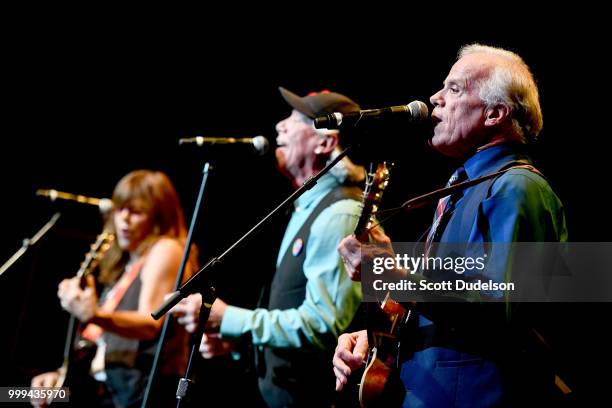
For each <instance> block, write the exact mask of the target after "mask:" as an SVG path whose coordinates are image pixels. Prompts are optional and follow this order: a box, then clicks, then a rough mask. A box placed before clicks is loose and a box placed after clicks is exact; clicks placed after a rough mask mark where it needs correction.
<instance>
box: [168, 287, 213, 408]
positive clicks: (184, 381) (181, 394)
mask: <svg viewBox="0 0 612 408" xmlns="http://www.w3.org/2000/svg"><path fill="white" fill-rule="evenodd" d="M216 298H217V296H216V295H215V289H214V288H212V287H211V288H209V289H208V290H205V291H202V305H201V306H200V314H199V317H198V327H197V329H196V331H195V333H193V334H192V335H191V351H190V352H189V359H188V360H187V367H186V368H185V374H184V375H183V378H181V379H180V380H179V385H178V388H177V389H176V399H177V401H176V408H180V407H181V404H182V403H183V401H185V400H184V398H185V397H186V396H187V391H188V390H189V386H190V385H191V384H193V383H194V381H193V380H192V379H190V378H189V377H190V375H191V365H192V364H193V358H194V356H195V355H196V354H197V353H198V350H199V345H200V339H201V338H202V336H203V335H204V329H205V328H206V322H207V321H208V317H209V316H210V309H212V305H213V303H214V302H215V299H216Z"/></svg>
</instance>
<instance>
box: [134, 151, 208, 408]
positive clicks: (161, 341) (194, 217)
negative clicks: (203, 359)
mask: <svg viewBox="0 0 612 408" xmlns="http://www.w3.org/2000/svg"><path fill="white" fill-rule="evenodd" d="M210 170H212V166H211V165H210V164H209V163H208V162H207V163H206V164H204V169H203V170H202V174H203V175H202V183H201V184H200V191H199V193H198V198H197V200H196V204H195V208H194V210H193V215H192V217H191V224H190V225H189V231H188V233H187V241H186V242H185V248H184V250H183V259H182V260H181V265H180V267H179V271H178V274H177V275H176V281H175V283H174V290H175V291H176V290H177V288H178V287H179V286H180V285H181V282H182V281H183V276H184V275H185V267H186V266H187V263H188V262H189V252H190V251H191V239H192V237H193V231H194V229H195V225H196V220H197V219H198V215H199V212H200V206H201V204H202V197H203V196H204V188H205V187H206V181H207V180H208V173H209V171H210ZM202 298H203V299H206V297H205V296H204V294H202ZM179 300H180V299H179ZM177 303H178V302H177ZM202 304H204V302H202ZM211 304H212V302H211ZM160 317H161V316H160ZM206 317H207V318H208V315H206ZM158 319H159V317H158V318H157V319H156V320H158ZM171 320H172V316H168V318H167V319H166V320H165V321H164V324H163V326H162V329H161V332H160V335H159V340H158V342H157V349H156V350H155V357H154V359H153V365H152V366H151V372H150V373H149V378H148V380H147V387H146V388H145V393H144V397H143V400H142V405H141V408H146V406H147V402H148V400H149V395H150V394H151V390H152V388H153V384H154V381H155V375H156V373H157V367H158V365H159V359H160V356H161V353H162V348H163V346H164V339H165V337H166V333H167V331H168V327H169V325H170V322H171ZM192 354H193V349H192ZM190 365H191V356H190V357H189V364H188V367H187V369H189V366H190ZM187 374H188V373H186V376H187ZM183 380H184V378H181V382H182V381H183ZM181 382H179V389H180V387H181ZM178 394H179V391H178V390H177V398H179V396H178ZM181 398H182V397H181ZM179 403H180V399H179Z"/></svg>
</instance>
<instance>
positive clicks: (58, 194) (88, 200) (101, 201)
mask: <svg viewBox="0 0 612 408" xmlns="http://www.w3.org/2000/svg"><path fill="white" fill-rule="evenodd" d="M36 195H39V196H43V197H48V198H49V199H50V200H51V201H55V200H57V199H58V198H59V199H61V200H67V201H76V202H79V203H81V204H89V205H95V206H96V207H98V208H99V209H100V212H101V213H102V214H107V213H108V212H109V211H110V210H112V209H113V207H114V205H113V201H112V200H111V199H109V198H94V197H87V196H84V195H80V194H72V193H65V192H63V191H57V190H40V189H39V190H36Z"/></svg>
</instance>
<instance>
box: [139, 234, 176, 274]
mask: <svg viewBox="0 0 612 408" xmlns="http://www.w3.org/2000/svg"><path fill="white" fill-rule="evenodd" d="M182 255H183V246H182V245H181V243H180V242H179V241H177V240H176V239H172V238H160V239H159V240H158V241H157V242H156V243H155V244H154V245H153V246H152V247H151V249H150V250H149V255H148V256H147V260H146V262H145V265H144V267H143V275H149V274H153V275H157V274H159V273H164V272H166V271H167V270H173V271H176V269H177V268H178V265H179V264H180V261H181V258H182Z"/></svg>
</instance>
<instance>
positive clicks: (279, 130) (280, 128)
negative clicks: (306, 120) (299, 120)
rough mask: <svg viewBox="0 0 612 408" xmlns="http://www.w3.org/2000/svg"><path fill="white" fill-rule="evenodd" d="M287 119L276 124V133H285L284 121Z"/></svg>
mask: <svg viewBox="0 0 612 408" xmlns="http://www.w3.org/2000/svg"><path fill="white" fill-rule="evenodd" d="M286 120H287V119H283V120H281V121H280V122H278V123H277V124H276V133H282V132H284V131H285V121H286Z"/></svg>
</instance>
